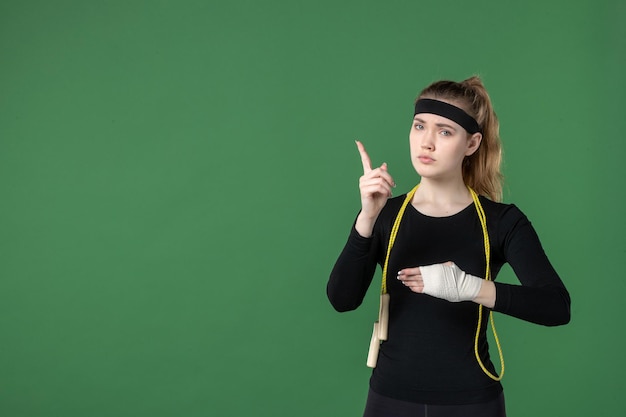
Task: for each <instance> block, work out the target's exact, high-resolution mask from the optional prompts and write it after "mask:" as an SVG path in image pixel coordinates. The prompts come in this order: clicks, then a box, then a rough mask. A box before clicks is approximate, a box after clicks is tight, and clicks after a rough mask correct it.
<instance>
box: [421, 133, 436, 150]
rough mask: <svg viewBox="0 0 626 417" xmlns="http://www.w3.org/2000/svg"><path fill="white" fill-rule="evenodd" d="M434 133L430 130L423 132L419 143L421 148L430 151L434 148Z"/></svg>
mask: <svg viewBox="0 0 626 417" xmlns="http://www.w3.org/2000/svg"><path fill="white" fill-rule="evenodd" d="M434 134H435V132H432V131H426V132H424V134H423V135H422V142H421V144H420V146H421V148H422V149H425V150H429V151H432V150H434V149H435V138H434Z"/></svg>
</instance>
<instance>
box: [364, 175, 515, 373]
mask: <svg viewBox="0 0 626 417" xmlns="http://www.w3.org/2000/svg"><path fill="white" fill-rule="evenodd" d="M418 187H419V184H418V185H416V186H415V187H414V188H413V189H412V190H411V191H410V192H409V193H408V194H407V195H406V198H405V199H404V202H403V203H402V206H401V207H400V211H399V212H398V215H397V216H396V219H395V220H394V222H393V227H392V228H391V235H390V236H389V244H388V245H387V254H386V256H385V263H384V264H383V273H382V286H381V295H380V308H379V310H378V321H377V322H375V323H374V331H373V333H372V339H371V341H370V348H369V352H368V355H367V366H369V367H370V368H375V367H376V362H377V360H378V351H379V349H380V344H381V342H382V341H385V340H387V337H388V326H389V293H388V292H387V266H388V265H389V256H390V255H391V249H392V248H393V245H394V243H395V241H396V236H397V234H398V230H399V228H400V222H401V221H402V216H403V215H404V211H405V210H406V207H407V206H408V205H409V203H410V202H411V200H412V199H413V195H414V194H415V191H417V189H418ZM468 190H469V192H470V194H471V195H472V200H473V201H474V207H475V208H476V212H477V213H478V218H479V220H480V225H481V227H482V231H483V242H484V245H485V258H486V269H485V271H486V272H485V280H487V281H490V280H491V268H490V260H491V250H490V245H489V233H488V232H487V217H486V216H485V212H484V210H483V206H482V205H481V204H480V200H479V198H478V195H477V194H476V192H475V191H474V190H472V189H471V188H470V187H468ZM482 320H483V306H482V304H479V305H478V324H477V325H476V336H475V337H474V355H475V356H476V360H477V361H478V364H479V365H480V367H481V369H482V370H483V372H485V374H487V376H488V377H489V378H491V379H493V380H494V381H500V380H501V379H502V377H503V376H504V356H503V354H502V346H501V345H500V339H499V338H498V333H497V332H496V326H495V323H494V319H493V311H491V312H489V321H490V322H491V329H492V331H493V337H494V339H495V341H496V346H497V348H498V354H499V356H500V375H494V374H492V373H491V372H489V370H488V369H487V368H486V367H485V365H484V364H483V362H482V360H481V359H480V355H479V353H478V339H479V337H480V328H481V326H482Z"/></svg>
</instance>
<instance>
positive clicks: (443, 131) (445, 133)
mask: <svg viewBox="0 0 626 417" xmlns="http://www.w3.org/2000/svg"><path fill="white" fill-rule="evenodd" d="M441 134H442V135H443V136H452V132H450V131H449V130H442V131H441Z"/></svg>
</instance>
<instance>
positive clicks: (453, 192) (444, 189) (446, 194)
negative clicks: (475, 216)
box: [411, 178, 472, 216]
mask: <svg viewBox="0 0 626 417" xmlns="http://www.w3.org/2000/svg"><path fill="white" fill-rule="evenodd" d="M411 203H412V204H413V206H414V207H415V208H417V209H418V210H419V211H421V212H423V213H424V214H429V215H432V216H446V215H450V214H454V213H456V212H458V211H460V210H462V209H464V208H465V207H467V206H468V205H469V204H471V203H472V195H471V194H470V192H469V190H468V189H467V186H466V185H465V184H464V183H463V181H453V182H438V181H433V180H432V179H428V178H422V181H421V182H420V187H419V188H418V189H417V191H416V192H415V195H414V196H413V200H412V201H411Z"/></svg>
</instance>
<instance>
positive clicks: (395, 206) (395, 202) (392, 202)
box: [376, 193, 407, 229]
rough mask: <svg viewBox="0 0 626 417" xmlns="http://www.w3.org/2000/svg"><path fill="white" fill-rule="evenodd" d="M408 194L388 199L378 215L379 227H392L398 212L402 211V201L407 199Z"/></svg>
mask: <svg viewBox="0 0 626 417" xmlns="http://www.w3.org/2000/svg"><path fill="white" fill-rule="evenodd" d="M406 196H407V194H406V193H405V194H402V195H399V196H397V197H392V198H390V199H389V200H387V203H386V204H385V207H383V209H382V210H381V212H380V214H379V215H378V219H376V223H377V225H378V226H379V227H381V228H383V229H387V228H391V226H392V225H393V222H394V220H395V219H396V216H397V215H398V212H400V208H401V207H402V203H404V201H405V200H406Z"/></svg>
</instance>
